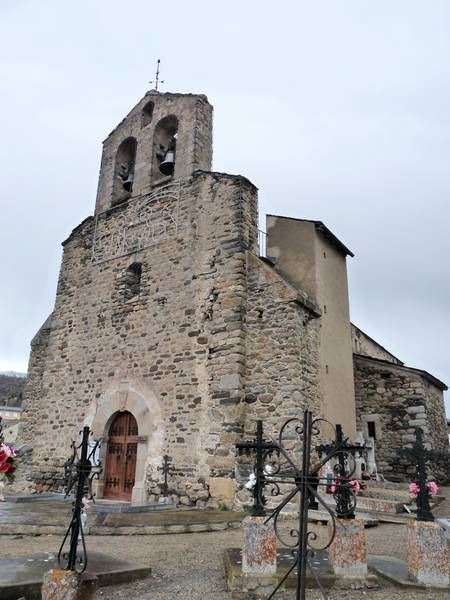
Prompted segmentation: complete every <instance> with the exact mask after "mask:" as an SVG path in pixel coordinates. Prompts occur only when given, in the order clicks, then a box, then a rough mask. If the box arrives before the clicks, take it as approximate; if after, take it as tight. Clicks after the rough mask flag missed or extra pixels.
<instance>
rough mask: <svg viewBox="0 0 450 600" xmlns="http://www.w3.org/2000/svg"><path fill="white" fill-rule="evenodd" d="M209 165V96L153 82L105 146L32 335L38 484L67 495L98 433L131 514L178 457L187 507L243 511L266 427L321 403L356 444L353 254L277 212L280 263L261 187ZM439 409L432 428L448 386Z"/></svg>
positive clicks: (437, 423) (436, 424)
mask: <svg viewBox="0 0 450 600" xmlns="http://www.w3.org/2000/svg"><path fill="white" fill-rule="evenodd" d="M169 150H170V151H171V152H172V154H170V152H169ZM211 157H212V107H211V105H210V104H209V102H208V100H207V98H206V97H205V96H203V95H195V94H172V93H158V92H156V91H154V90H152V91H150V92H148V93H147V94H146V95H145V96H144V98H142V100H141V101H140V102H139V103H138V104H137V105H136V106H135V107H134V108H133V109H132V110H131V111H130V113H129V114H128V115H127V116H126V117H125V119H124V120H123V121H122V122H121V123H120V124H119V125H118V126H117V127H116V129H114V130H113V132H112V133H111V134H110V135H109V136H108V137H107V139H106V140H105V142H104V146H103V155H102V161H101V169H100V178H99V187H98V195H97V202H96V210H95V214H94V216H92V217H88V218H87V219H86V220H84V221H83V222H82V223H81V224H80V225H78V226H77V227H76V228H75V229H74V230H73V231H72V233H71V234H70V236H69V237H68V238H67V239H66V240H65V241H64V242H63V249H64V252H63V258H62V264H61V270H60V275H59V281H58V287H57V294H56V300H55V306H54V309H53V311H52V313H51V315H50V316H49V317H48V318H47V319H46V321H45V323H44V324H43V326H42V327H41V329H40V330H39V332H38V333H37V335H36V336H35V338H34V339H33V341H32V351H31V357H30V363H29V373H28V380H27V385H26V389H25V392H24V397H25V410H24V417H23V422H22V426H21V431H20V434H19V435H20V439H21V441H22V442H23V443H26V444H28V447H29V446H32V448H33V450H32V454H31V458H30V474H29V475H30V477H31V479H32V481H33V485H34V487H35V488H36V489H38V490H47V489H55V488H58V487H59V486H60V484H61V477H62V464H63V462H64V461H65V459H66V458H67V454H68V450H69V446H70V442H71V440H72V439H75V438H76V437H77V435H78V432H79V430H80V427H81V426H82V425H84V424H86V425H89V426H90V427H91V429H92V430H93V434H94V437H95V438H100V437H101V438H103V442H102V446H101V458H102V460H103V463H104V472H103V476H102V478H101V479H100V481H99V482H98V486H97V495H98V496H99V497H110V498H122V499H126V500H127V499H128V500H131V501H132V502H133V503H135V504H141V503H145V502H147V501H149V500H154V501H157V500H158V499H159V495H160V493H161V483H162V474H161V471H160V470H158V467H159V466H160V465H161V464H162V457H163V456H164V455H165V454H167V455H169V457H170V460H171V464H172V468H173V471H174V474H173V476H171V478H170V481H169V485H170V488H171V492H172V494H173V495H174V497H175V499H176V500H177V501H178V502H180V503H181V504H185V505H196V506H198V507H205V506H217V505H218V504H221V503H225V504H227V505H231V504H232V503H233V502H234V501H235V499H236V498H237V496H236V494H237V493H238V486H237V485H236V478H235V467H236V465H235V455H234V444H235V443H236V442H237V441H238V440H239V439H240V438H242V436H243V435H245V434H247V433H248V432H251V433H253V431H254V427H255V421H256V419H264V421H265V431H266V432H267V434H268V435H270V434H272V433H276V432H277V431H279V428H280V426H281V424H282V423H283V422H284V420H285V419H286V418H288V417H290V416H292V415H300V414H301V412H302V411H303V410H304V409H305V408H309V409H310V410H312V411H313V412H314V413H315V414H317V415H324V416H329V417H330V418H333V419H334V418H335V415H339V418H340V419H342V420H343V423H344V428H345V430H346V432H347V433H348V434H349V435H350V436H351V437H354V435H355V433H356V425H357V422H356V412H357V406H355V395H354V379H353V353H352V340H351V326H350V321H349V317H348V293H347V275H346V267H345V265H346V257H347V256H348V255H352V254H351V252H350V251H349V250H348V249H347V248H345V246H344V245H343V244H342V243H341V242H340V241H339V240H338V239H337V238H336V237H335V236H334V234H332V233H331V232H330V231H329V230H328V229H327V228H326V227H325V226H324V225H323V223H321V222H320V221H307V220H301V219H298V220H296V219H287V218H284V217H275V216H273V215H272V216H271V218H270V227H271V231H272V235H271V234H270V231H269V237H268V240H267V247H268V249H269V250H270V253H271V255H272V256H273V257H272V258H267V257H266V256H265V254H264V251H263V249H262V244H261V236H259V235H258V201H257V189H256V187H255V186H254V185H253V184H252V183H251V182H249V181H248V180H247V179H246V178H245V177H242V176H238V175H229V174H225V173H216V172H213V171H211ZM173 158H174V162H170V161H172V160H173ZM163 163H166V166H167V163H169V167H170V169H167V168H164V169H163V170H164V171H165V173H162V172H161V169H162V166H161V165H162V164H163ZM169 170H170V171H171V173H169V174H167V172H169ZM287 233H289V235H287ZM271 240H272V241H271ZM285 240H291V242H290V243H289V244H286V243H285ZM366 360H368V361H370V360H371V358H370V356H368V357H367V358H366ZM374 364H375V362H374ZM405 368H406V367H405ZM359 373H360V371H358V372H357V377H358V378H360V377H361V376H360V374H359ZM358 385H359V384H358ZM361 387H362V386H359V388H358V389H360V388H361ZM358 399H359V402H360V403H361V406H362V405H363V402H367V401H369V402H370V400H368V396H367V395H366V394H363V393H360V394H359V395H358ZM395 401H396V400H395V398H393V402H395ZM426 401H427V402H429V403H434V408H430V407H427V409H426V413H425V421H426V423H428V421H427V419H430V418H432V419H433V427H429V435H430V436H432V435H434V432H435V431H436V430H439V431H440V427H441V421H442V426H443V427H445V417H444V413H443V401H442V391H441V393H440V396H439V395H437V396H433V397H432V398H431V396H430V397H429V398H427V399H426ZM364 410H365V411H366V406H365V405H364ZM377 411H378V407H377ZM366 412H367V411H366ZM124 414H129V415H130V417H129V420H128V421H127V423H130V425H129V427H128V430H126V431H125V430H123V427H122V426H119V423H121V421H120V420H118V417H119V416H120V415H124ZM431 415H433V416H432V417H431ZM336 418H337V417H336ZM388 426H390V425H388ZM439 435H440V433H439ZM394 462H395V461H391V462H390V463H389V464H391V465H392V464H394Z"/></svg>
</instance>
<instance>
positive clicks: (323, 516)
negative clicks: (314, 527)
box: [308, 509, 379, 527]
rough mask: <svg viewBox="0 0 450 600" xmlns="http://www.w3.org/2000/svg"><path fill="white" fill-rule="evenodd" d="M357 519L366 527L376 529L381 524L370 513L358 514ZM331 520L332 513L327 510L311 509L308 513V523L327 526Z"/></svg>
mask: <svg viewBox="0 0 450 600" xmlns="http://www.w3.org/2000/svg"><path fill="white" fill-rule="evenodd" d="M356 518H357V519H358V520H359V521H362V522H363V523H364V527H376V526H377V525H378V524H379V520H378V518H377V517H376V516H374V515H369V514H368V513H360V512H357V513H356ZM330 519H331V517H330V513H329V512H327V511H326V510H323V509H322V510H321V509H319V510H311V509H310V510H309V511H308V521H310V522H311V523H321V524H322V525H327V523H328V521H330Z"/></svg>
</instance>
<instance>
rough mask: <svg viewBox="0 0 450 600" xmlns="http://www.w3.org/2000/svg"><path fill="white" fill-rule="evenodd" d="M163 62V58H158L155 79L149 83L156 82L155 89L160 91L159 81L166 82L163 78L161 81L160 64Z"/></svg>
mask: <svg viewBox="0 0 450 600" xmlns="http://www.w3.org/2000/svg"><path fill="white" fill-rule="evenodd" d="M160 63H161V59H159V58H158V60H157V61H156V73H155V79H154V80H153V81H149V83H154V84H155V90H156V91H158V85H159V83H164V80H163V79H161V82H160V81H159V65H160Z"/></svg>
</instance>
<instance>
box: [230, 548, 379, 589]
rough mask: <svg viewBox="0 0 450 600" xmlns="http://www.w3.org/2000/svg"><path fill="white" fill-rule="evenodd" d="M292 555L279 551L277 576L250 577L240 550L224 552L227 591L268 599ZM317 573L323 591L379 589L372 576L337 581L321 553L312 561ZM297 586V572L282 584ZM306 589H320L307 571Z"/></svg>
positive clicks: (232, 549) (282, 575) (259, 575)
mask: <svg viewBox="0 0 450 600" xmlns="http://www.w3.org/2000/svg"><path fill="white" fill-rule="evenodd" d="M293 560H294V559H293V557H292V553H291V551H290V550H289V548H279V549H278V550H277V572H276V573H273V574H248V573H243V572H242V553H241V550H240V549H239V548H229V549H227V550H225V555H224V562H225V578H226V580H227V588H228V591H233V592H242V593H248V592H253V593H255V594H262V595H269V594H270V593H271V592H272V591H273V590H274V588H275V587H276V586H277V584H278V583H279V582H280V581H281V580H282V579H283V577H284V576H285V574H286V572H287V571H288V570H289V568H290V567H291V566H292V563H293ZM312 564H313V567H314V569H315V572H316V574H317V576H318V578H319V580H320V584H321V585H322V586H323V587H324V588H333V587H334V588H343V589H345V588H351V587H352V586H353V585H354V584H355V582H357V583H358V586H360V587H361V588H362V587H368V588H373V587H375V586H376V585H377V581H378V579H377V577H376V576H375V575H372V574H369V575H368V576H367V577H366V578H364V579H361V578H358V579H353V578H346V579H345V580H344V579H342V578H339V577H337V576H336V575H334V574H333V573H332V571H331V567H330V564H329V561H328V553H327V552H321V553H317V555H316V556H315V557H314V558H313V561H312ZM296 585H297V574H296V571H295V569H294V570H293V571H292V573H291V574H290V575H289V576H288V578H287V579H286V581H285V582H284V584H283V589H295V587H296ZM306 585H307V587H308V588H317V587H318V586H317V582H316V580H315V578H314V577H313V575H312V573H311V571H310V570H309V569H307V577H306Z"/></svg>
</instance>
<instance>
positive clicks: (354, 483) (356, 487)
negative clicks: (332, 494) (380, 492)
mask: <svg viewBox="0 0 450 600" xmlns="http://www.w3.org/2000/svg"><path fill="white" fill-rule="evenodd" d="M349 484H350V485H351V486H352V488H353V491H354V492H355V496H357V495H358V493H359V490H360V489H361V486H360V485H359V481H358V480H357V479H352V480H351V481H349Z"/></svg>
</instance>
